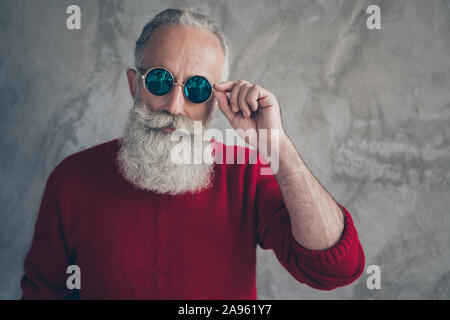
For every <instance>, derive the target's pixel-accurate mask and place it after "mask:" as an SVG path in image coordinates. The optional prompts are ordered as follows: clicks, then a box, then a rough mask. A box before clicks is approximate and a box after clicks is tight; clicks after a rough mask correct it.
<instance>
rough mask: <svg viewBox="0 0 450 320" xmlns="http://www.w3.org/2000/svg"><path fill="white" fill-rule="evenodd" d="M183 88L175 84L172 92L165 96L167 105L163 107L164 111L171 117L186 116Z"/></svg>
mask: <svg viewBox="0 0 450 320" xmlns="http://www.w3.org/2000/svg"><path fill="white" fill-rule="evenodd" d="M183 89H184V87H183V86H182V85H181V84H175V85H174V87H173V89H172V91H171V92H170V93H169V94H168V95H167V103H166V104H165V106H164V110H166V111H168V112H170V113H171V114H173V115H179V114H181V115H183V116H187V114H186V110H185V104H186V101H185V99H184V95H183Z"/></svg>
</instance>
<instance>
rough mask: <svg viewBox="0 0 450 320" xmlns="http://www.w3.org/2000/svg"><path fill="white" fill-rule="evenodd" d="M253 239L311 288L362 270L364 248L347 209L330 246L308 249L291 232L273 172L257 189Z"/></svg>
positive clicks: (341, 281)
mask: <svg viewBox="0 0 450 320" xmlns="http://www.w3.org/2000/svg"><path fill="white" fill-rule="evenodd" d="M256 201H257V204H256V210H257V213H256V214H257V220H258V222H257V241H258V244H259V245H260V246H261V248H263V249H273V250H274V253H275V255H276V257H277V259H278V261H279V262H280V263H281V264H282V265H283V266H284V268H285V269H286V270H287V271H288V272H289V273H290V274H291V275H292V276H293V277H294V278H295V279H297V280H298V281H299V282H301V283H304V284H306V285H308V286H310V287H312V288H315V289H321V290H332V289H335V288H337V287H341V286H346V285H348V284H350V283H352V282H353V281H355V280H356V279H358V278H359V276H360V275H361V273H362V272H363V270H364V263H365V257H364V251H363V249H362V246H361V243H360V241H359V238H358V234H357V232H356V229H355V226H354V225H353V220H352V217H351V216H350V213H349V212H348V211H347V210H346V208H344V207H343V206H341V205H339V206H340V208H341V210H342V212H343V214H344V223H345V226H344V230H343V232H342V235H341V237H340V239H339V241H338V242H337V243H336V244H335V245H334V246H333V247H331V248H328V249H324V250H311V249H307V248H305V247H303V246H302V245H300V244H299V243H298V242H297V241H296V240H295V238H294V237H293V235H292V230H291V224H290V218H289V213H288V211H287V209H286V207H285V204H284V201H283V197H282V194H281V191H280V189H279V186H278V183H277V182H276V179H275V177H274V176H271V177H270V178H269V179H268V180H267V181H265V182H264V184H262V185H260V186H259V187H258V190H257V199H256Z"/></svg>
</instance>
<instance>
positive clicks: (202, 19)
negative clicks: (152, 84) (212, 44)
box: [134, 9, 231, 81]
mask: <svg viewBox="0 0 450 320" xmlns="http://www.w3.org/2000/svg"><path fill="white" fill-rule="evenodd" d="M161 26H186V27H195V28H199V29H202V30H208V31H210V32H212V33H213V34H214V35H215V36H216V37H217V39H218V40H219V42H220V46H221V48H222V51H223V54H224V57H225V62H224V70H223V72H222V81H225V80H227V79H228V76H229V73H230V56H231V50H230V45H229V42H228V40H227V38H226V36H225V35H224V33H223V32H222V30H221V29H220V27H219V26H218V25H217V24H216V23H215V21H214V20H212V19H211V18H209V17H207V16H205V15H202V14H200V13H196V12H191V11H188V10H186V9H183V10H180V9H166V10H164V11H161V12H160V13H158V14H157V15H156V16H155V17H154V18H153V19H152V20H151V21H150V22H148V23H147V24H146V25H145V26H144V29H143V30H142V33H141V35H140V37H139V39H138V40H137V41H136V48H135V50H134V60H135V61H134V63H135V65H136V68H138V67H141V63H142V59H143V53H144V48H145V45H146V43H147V40H148V39H149V38H150V36H151V35H152V33H153V32H154V31H155V30H156V29H157V28H158V27H161Z"/></svg>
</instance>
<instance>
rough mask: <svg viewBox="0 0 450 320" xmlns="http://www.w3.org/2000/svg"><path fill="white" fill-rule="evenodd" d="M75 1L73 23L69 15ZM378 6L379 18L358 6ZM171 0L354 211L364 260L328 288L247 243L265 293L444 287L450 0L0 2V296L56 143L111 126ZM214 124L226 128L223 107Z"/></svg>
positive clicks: (14, 272)
mask: <svg viewBox="0 0 450 320" xmlns="http://www.w3.org/2000/svg"><path fill="white" fill-rule="evenodd" d="M74 3H75V4H78V5H79V6H80V7H81V11H82V12H81V14H82V16H81V17H82V22H81V23H82V29H81V30H80V31H69V30H67V28H66V24H65V23H66V18H67V14H66V8H67V7H68V6H69V5H70V4H74ZM370 4H377V5H379V6H380V8H381V27H382V29H381V30H368V29H367V28H366V19H367V17H368V14H367V13H366V12H365V10H366V8H367V7H368V5H370ZM167 7H187V8H189V9H192V10H195V11H199V12H202V13H205V14H208V15H211V16H212V17H213V18H215V19H216V20H217V22H218V23H219V24H220V25H221V26H222V27H223V29H224V31H225V33H226V34H227V36H228V37H229V39H230V41H231V44H232V47H233V60H232V70H231V71H232V72H231V76H230V78H231V79H234V80H237V79H246V80H249V81H251V82H255V83H259V84H261V85H263V86H264V87H266V88H267V89H269V90H270V91H272V92H273V93H275V94H276V95H277V97H278V99H279V101H280V104H281V107H282V115H283V119H284V124H285V127H286V130H287V132H288V134H289V135H290V136H291V137H292V139H293V140H294V142H295V144H296V146H297V148H298V150H299V151H300V153H301V155H302V157H303V158H304V160H305V161H306V163H307V164H308V165H309V167H310V168H311V169H312V171H313V172H314V174H315V175H316V176H317V177H318V179H319V180H320V181H321V182H322V184H323V185H324V186H325V187H326V188H327V189H328V190H329V191H330V193H332V194H333V195H334V197H335V198H336V199H337V200H338V201H340V202H341V203H343V204H344V205H345V206H346V207H347V208H348V209H349V210H350V212H351V213H352V215H353V217H354V222H355V224H356V227H357V229H358V232H359V235H360V238H361V241H362V244H363V246H364V249H365V253H366V267H367V266H369V265H378V266H379V267H380V268H381V289H379V290H377V289H374V290H369V289H368V288H367V285H366V281H367V278H368V276H369V275H368V274H366V273H364V274H363V275H362V276H361V278H360V279H359V280H358V281H356V282H355V283H354V284H352V285H350V286H348V287H346V288H340V289H337V290H334V291H331V292H324V291H317V290H313V289H311V288H309V287H306V286H304V285H302V284H299V283H297V282H296V281H295V280H294V279H293V278H292V277H291V276H290V275H289V274H288V273H287V271H285V270H284V269H283V267H282V266H281V265H280V264H279V263H278V261H277V260H276V258H275V256H274V255H273V253H272V252H271V251H263V250H260V249H258V250H259V251H258V270H257V272H258V293H259V298H260V299H317V298H322V299H348V298H354V299H405V298H407V299H408V298H412V299H435V298H437V299H449V297H450V255H449V253H450V250H449V245H450V239H449V238H450V236H449V234H450V233H449V227H450V222H449V210H450V209H449V208H450V186H449V181H450V146H449V139H450V54H449V52H450V1H445V0H442V1H419V0H414V1H406V0H395V1H375V0H371V1H350V0H339V1H337V0H336V1H324V0H315V1H294V0H282V1H272V0H270V1H269V0H265V1H256V0H254V1H228V0H227V1H225V0H222V1H220V0H219V1H211V2H206V1H166V0H165V1H162V0H161V1H148V0H147V1H144V0H136V1H119V0H117V1H111V0H102V1H87V0H83V1H81V0H77V1H65V0H64V1H61V0H53V1H49V0H40V1H26V0H14V1H13V0H0V8H1V9H0V43H1V46H0V108H1V117H0V133H1V134H0V148H1V153H0V159H1V166H0V178H1V184H0V210H1V213H0V298H1V299H15V298H18V297H20V294H21V291H20V287H19V280H20V277H21V275H22V273H23V266H22V263H23V259H24V257H25V254H26V253H27V251H28V248H29V245H30V243H31V238H32V235H33V227H34V223H35V219H36V215H37V211H38V207H39V203H40V199H41V196H42V192H43V188H44V186H45V181H46V178H47V176H48V175H49V173H50V172H51V170H52V169H53V168H54V166H55V165H56V164H57V163H58V162H59V161H61V160H62V159H63V158H65V157H66V156H68V155H70V154H72V153H74V152H76V151H79V150H82V149H84V148H86V147H89V146H92V145H95V144H98V143H100V142H103V141H106V140H110V139H113V138H116V137H119V136H120V134H121V131H122V128H123V125H124V121H125V118H126V115H127V112H128V110H129V109H130V108H131V98H130V97H129V94H128V89H127V83H126V77H125V70H126V68H127V67H129V66H131V65H132V61H133V56H132V50H133V45H134V41H135V39H136V38H137V36H138V34H139V32H140V31H141V29H142V27H143V25H144V24H145V23H146V22H147V20H148V19H149V18H151V17H152V16H153V15H154V14H156V13H157V12H159V11H160V10H162V9H165V8H167ZM215 123H216V126H217V127H218V128H222V129H225V128H229V125H228V124H227V122H226V120H225V118H224V117H223V116H222V115H218V116H217V118H216V121H215Z"/></svg>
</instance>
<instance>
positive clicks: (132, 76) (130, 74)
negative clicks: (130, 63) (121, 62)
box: [127, 69, 136, 101]
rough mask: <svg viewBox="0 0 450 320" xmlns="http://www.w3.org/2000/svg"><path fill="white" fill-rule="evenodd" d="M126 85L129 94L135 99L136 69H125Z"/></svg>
mask: <svg viewBox="0 0 450 320" xmlns="http://www.w3.org/2000/svg"><path fill="white" fill-rule="evenodd" d="M127 79H128V86H129V88H130V95H131V98H133V101H134V100H135V99H136V71H135V70H133V69H127Z"/></svg>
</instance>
